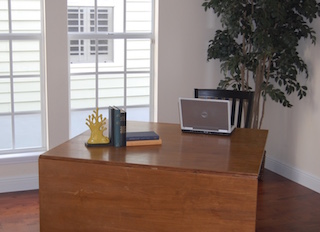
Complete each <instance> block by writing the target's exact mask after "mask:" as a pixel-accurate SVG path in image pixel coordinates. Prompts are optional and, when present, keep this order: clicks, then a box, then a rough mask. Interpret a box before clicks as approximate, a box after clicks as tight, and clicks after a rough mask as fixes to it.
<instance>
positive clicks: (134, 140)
mask: <svg viewBox="0 0 320 232" xmlns="http://www.w3.org/2000/svg"><path fill="white" fill-rule="evenodd" d="M126 140H127V146H128V147H130V146H147V145H161V144H162V140H161V139H160V137H159V135H158V134H157V133H156V132H154V131H141V132H127V135H126Z"/></svg>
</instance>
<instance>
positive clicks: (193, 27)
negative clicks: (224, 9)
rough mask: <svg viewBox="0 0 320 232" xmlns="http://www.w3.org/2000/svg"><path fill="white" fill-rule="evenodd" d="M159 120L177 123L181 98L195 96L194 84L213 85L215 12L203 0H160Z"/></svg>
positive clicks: (215, 72) (198, 86)
mask: <svg viewBox="0 0 320 232" xmlns="http://www.w3.org/2000/svg"><path fill="white" fill-rule="evenodd" d="M159 3H160V6H159V7H160V13H159V48H158V49H159V57H158V59H159V63H158V70H159V71H158V86H159V88H158V91H159V95H158V97H159V99H158V107H159V108H158V110H159V111H158V121H160V122H172V123H178V122H179V116H178V98H179V97H193V89H194V88H203V87H208V88H210V87H214V86H216V84H215V83H217V82H218V78H217V79H214V78H213V77H214V76H220V75H221V74H220V71H219V70H220V67H219V64H218V63H214V62H207V60H206V53H207V45H208V41H209V39H210V37H211V35H213V30H212V29H211V28H212V27H214V25H213V24H212V22H214V20H213V14H210V13H209V12H207V13H206V12H205V11H204V9H203V7H202V6H201V4H202V1H197V0H160V1H159Z"/></svg>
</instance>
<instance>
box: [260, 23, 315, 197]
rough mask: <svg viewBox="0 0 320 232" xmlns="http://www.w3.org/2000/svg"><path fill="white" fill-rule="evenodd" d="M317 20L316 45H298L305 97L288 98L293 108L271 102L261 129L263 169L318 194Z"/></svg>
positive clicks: (308, 43) (302, 43) (302, 42)
mask: <svg viewBox="0 0 320 232" xmlns="http://www.w3.org/2000/svg"><path fill="white" fill-rule="evenodd" d="M319 22H320V19H318V20H317V21H316V22H314V23H313V25H312V26H313V27H314V29H315V30H316V32H317V37H318V44H317V45H316V46H313V45H312V44H311V41H310V40H303V41H301V45H300V53H301V55H302V56H303V59H304V60H305V62H306V63H307V65H308V70H309V79H308V80H305V78H304V76H301V82H302V83H305V84H306V85H307V86H308V93H307V97H306V98H303V99H302V100H300V101H299V99H298V98H297V97H296V96H290V99H291V101H292V104H293V107H292V108H291V109H288V108H284V107H282V106H281V105H280V104H276V103H273V102H271V101H269V102H268V104H267V114H266V119H265V121H264V124H263V127H264V128H268V129H269V138H268V144H267V149H266V150H267V154H268V158H269V160H268V161H269V162H267V167H268V168H269V169H271V170H273V171H275V172H277V173H279V174H281V175H283V176H285V177H287V178H289V179H291V180H294V181H296V182H298V183H300V184H303V185H305V186H307V187H309V188H311V189H313V190H315V191H317V192H319V193H320V139H319V132H320V101H319V99H320V66H319V58H320V47H319V43H320V24H319Z"/></svg>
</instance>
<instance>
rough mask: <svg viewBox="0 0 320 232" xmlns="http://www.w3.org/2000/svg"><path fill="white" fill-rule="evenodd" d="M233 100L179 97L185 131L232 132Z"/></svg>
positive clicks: (181, 121) (182, 128) (181, 118)
mask: <svg viewBox="0 0 320 232" xmlns="http://www.w3.org/2000/svg"><path fill="white" fill-rule="evenodd" d="M231 104H232V103H231V101H228V100H219V99H201V98H179V111H180V125H181V130H182V131H183V132H197V133H206V134H231V133H232V131H233V130H234V128H235V126H234V125H231Z"/></svg>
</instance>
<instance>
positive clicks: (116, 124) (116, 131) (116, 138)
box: [112, 106, 121, 147]
mask: <svg viewBox="0 0 320 232" xmlns="http://www.w3.org/2000/svg"><path fill="white" fill-rule="evenodd" d="M113 111H114V117H113V124H112V126H113V145H114V146H115V147H121V144H120V117H121V114H120V109H119V108H117V107H115V106H114V107H113Z"/></svg>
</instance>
